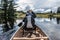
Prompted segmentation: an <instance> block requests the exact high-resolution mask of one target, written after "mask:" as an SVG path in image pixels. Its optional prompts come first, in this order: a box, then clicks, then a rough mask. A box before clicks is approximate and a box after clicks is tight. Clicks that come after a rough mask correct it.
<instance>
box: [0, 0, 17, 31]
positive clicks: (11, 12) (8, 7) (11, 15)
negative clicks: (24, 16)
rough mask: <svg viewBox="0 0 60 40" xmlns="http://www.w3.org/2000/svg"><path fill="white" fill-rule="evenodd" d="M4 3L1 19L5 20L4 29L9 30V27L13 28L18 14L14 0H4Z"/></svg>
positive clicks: (0, 14)
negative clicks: (16, 13)
mask: <svg viewBox="0 0 60 40" xmlns="http://www.w3.org/2000/svg"><path fill="white" fill-rule="evenodd" d="M2 5H3V6H2V8H3V10H2V11H3V13H0V16H1V17H0V19H1V20H2V21H4V22H3V23H4V24H5V25H4V27H3V28H4V30H5V31H8V30H9V29H13V26H14V21H15V16H16V15H15V9H14V0H10V1H8V0H2Z"/></svg>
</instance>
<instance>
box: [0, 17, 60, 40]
mask: <svg viewBox="0 0 60 40" xmlns="http://www.w3.org/2000/svg"><path fill="white" fill-rule="evenodd" d="M21 21H22V19H17V20H16V23H15V25H14V26H15V28H14V30H15V31H16V30H17V29H18V28H19V27H18V26H17V25H18V24H19V23H20V22H21ZM35 24H36V25H37V26H39V27H40V28H41V29H42V30H43V31H44V33H45V34H46V35H47V36H48V37H49V39H50V40H60V18H36V19H35ZM1 26H2V25H0V40H8V39H10V38H11V36H12V35H13V32H12V31H13V30H10V31H9V34H8V32H5V33H3V30H2V27H1ZM15 31H14V32H15ZM7 38H8V39H7Z"/></svg>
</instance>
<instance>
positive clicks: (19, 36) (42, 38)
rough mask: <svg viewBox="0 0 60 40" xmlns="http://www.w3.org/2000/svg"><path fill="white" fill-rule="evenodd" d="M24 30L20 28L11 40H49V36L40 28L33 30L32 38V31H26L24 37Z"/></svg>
mask: <svg viewBox="0 0 60 40" xmlns="http://www.w3.org/2000/svg"><path fill="white" fill-rule="evenodd" d="M23 30H24V29H23V27H20V28H19V29H18V30H17V31H16V32H15V34H14V35H13V36H12V37H11V39H10V40H49V38H48V36H47V35H46V34H45V33H44V32H43V31H42V30H41V28H39V27H38V26H36V30H33V33H32V35H31V36H30V37H29V32H30V31H32V30H30V31H25V32H24V36H23Z"/></svg>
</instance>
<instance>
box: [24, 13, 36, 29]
mask: <svg viewBox="0 0 60 40" xmlns="http://www.w3.org/2000/svg"><path fill="white" fill-rule="evenodd" d="M26 16H28V14H26ZM26 16H25V18H24V19H23V22H24V29H26V26H27V18H26ZM34 18H36V15H35V13H34V12H32V17H31V24H32V26H33V27H34V25H35V20H34Z"/></svg>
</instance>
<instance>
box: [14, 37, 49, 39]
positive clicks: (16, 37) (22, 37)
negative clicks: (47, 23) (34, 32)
mask: <svg viewBox="0 0 60 40" xmlns="http://www.w3.org/2000/svg"><path fill="white" fill-rule="evenodd" d="M13 39H14V40H34V39H40V40H48V37H34V38H27V37H21V38H19V37H14V38H13Z"/></svg>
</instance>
